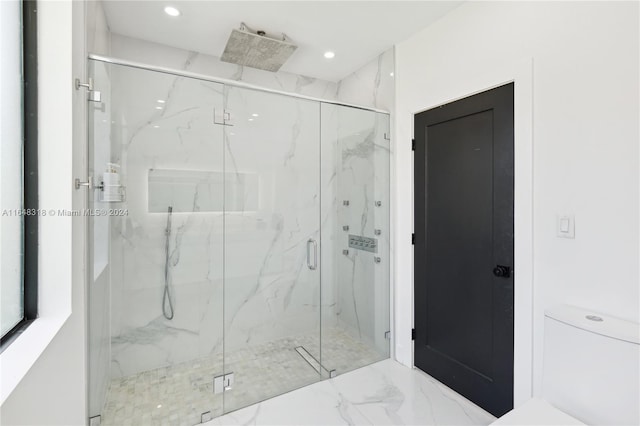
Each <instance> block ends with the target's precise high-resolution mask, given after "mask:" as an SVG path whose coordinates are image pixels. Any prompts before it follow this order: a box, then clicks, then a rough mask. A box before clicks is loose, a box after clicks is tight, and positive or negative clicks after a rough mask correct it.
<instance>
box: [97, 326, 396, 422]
mask: <svg viewBox="0 0 640 426" xmlns="http://www.w3.org/2000/svg"><path fill="white" fill-rule="evenodd" d="M298 346H303V347H304V348H305V349H306V350H307V351H308V352H309V353H311V354H312V355H314V356H316V358H317V353H318V346H319V341H318V337H317V335H316V336H301V337H296V338H286V339H280V340H277V341H273V342H269V343H266V344H262V345H258V346H254V347H251V348H247V349H243V350H239V351H236V352H233V353H231V354H227V357H226V360H225V361H226V366H225V371H226V372H227V373H229V372H233V373H234V379H235V383H234V384H233V386H232V390H230V391H228V392H225V393H224V394H214V393H213V377H214V376H217V375H220V374H221V373H222V368H223V365H222V354H218V355H214V356H211V357H207V358H200V359H196V360H193V361H190V362H185V363H181V364H176V365H172V366H168V367H163V368H157V369H154V370H149V371H145V372H142V373H138V374H136V375H133V376H128V377H123V378H119V379H114V380H112V381H111V384H110V387H109V391H108V393H107V397H106V402H105V406H104V410H103V413H102V418H101V424H102V425H106V426H129V425H131V426H144V425H171V426H173V425H176V426H183V425H184V426H192V425H195V424H198V423H200V422H201V419H202V418H201V416H202V413H206V412H210V413H211V416H212V417H217V416H220V415H222V414H223V395H224V404H225V408H226V411H227V412H229V411H232V410H236V409H239V408H242V407H245V406H247V405H250V404H253V403H255V402H259V401H262V400H264V399H266V398H271V397H273V396H276V395H279V394H282V393H285V392H288V391H290V390H292V389H296V388H300V387H303V386H306V385H309V384H311V383H314V382H317V381H318V380H320V376H319V374H318V373H317V371H316V370H315V369H314V368H313V367H312V366H311V365H310V364H309V363H308V362H307V361H306V360H305V359H304V358H303V357H302V356H300V354H299V353H298V352H296V350H295V348H296V347H298ZM384 358H387V355H386V354H385V355H381V354H380V353H378V352H377V351H376V350H375V349H373V348H372V347H370V346H369V345H367V344H365V343H363V342H361V341H359V340H356V339H354V338H352V337H351V336H350V335H348V334H347V333H345V332H344V331H342V330H340V329H330V330H323V346H322V363H323V365H324V367H325V368H327V369H329V370H331V369H335V370H336V371H337V372H338V374H342V373H344V372H347V371H350V370H353V369H354V368H358V367H362V366H365V365H369V364H371V363H374V362H376V361H379V360H381V359H384ZM274 378H277V380H274Z"/></svg>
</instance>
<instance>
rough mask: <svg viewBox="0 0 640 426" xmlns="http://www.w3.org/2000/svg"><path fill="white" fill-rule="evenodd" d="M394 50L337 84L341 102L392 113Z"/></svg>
mask: <svg viewBox="0 0 640 426" xmlns="http://www.w3.org/2000/svg"><path fill="white" fill-rule="evenodd" d="M394 68H395V60H394V48H391V49H388V50H386V51H385V52H383V53H381V54H380V55H378V56H377V57H376V58H375V59H373V60H372V61H371V62H369V63H368V64H365V65H364V66H363V67H361V68H360V69H358V70H357V71H355V72H354V73H352V74H350V75H348V76H346V77H345V78H343V79H342V80H340V81H339V82H338V94H337V98H338V100H339V101H341V102H346V103H351V104H355V105H363V106H368V107H373V108H379V109H383V110H386V111H393V108H394V105H395V98H394V96H395V80H394V78H395V76H394Z"/></svg>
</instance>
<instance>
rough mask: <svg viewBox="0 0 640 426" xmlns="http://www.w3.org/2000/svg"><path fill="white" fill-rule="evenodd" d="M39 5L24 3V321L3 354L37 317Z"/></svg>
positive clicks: (7, 338) (3, 342) (31, 0)
mask: <svg viewBox="0 0 640 426" xmlns="http://www.w3.org/2000/svg"><path fill="white" fill-rule="evenodd" d="M37 12H38V2H37V0H23V1H22V78H23V80H22V93H23V94H22V117H23V121H22V132H23V133H22V134H23V169H22V170H23V171H22V173H23V197H24V198H23V200H24V206H23V209H24V210H23V212H24V213H25V214H23V221H24V222H23V226H24V232H23V250H24V253H23V262H22V285H23V294H24V296H23V308H24V311H23V318H22V320H21V321H20V322H19V323H18V324H16V326H15V327H13V328H12V329H11V330H9V331H8V332H7V333H6V334H5V335H4V336H2V337H1V338H0V353H1V352H2V351H4V350H5V349H6V348H7V347H8V346H9V344H11V342H13V341H14V340H15V339H16V338H17V337H18V336H19V335H20V334H21V333H22V332H23V331H24V330H25V329H26V328H27V327H28V326H29V325H30V324H31V323H32V322H33V321H34V320H35V319H36V318H37V317H38V214H37V213H38V14H37Z"/></svg>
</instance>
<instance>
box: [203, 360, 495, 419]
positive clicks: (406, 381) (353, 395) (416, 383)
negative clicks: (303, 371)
mask: <svg viewBox="0 0 640 426" xmlns="http://www.w3.org/2000/svg"><path fill="white" fill-rule="evenodd" d="M494 420H495V417H493V416H492V415H491V414H489V413H487V412H486V411H484V410H482V409H481V408H479V407H478V406H476V405H474V404H473V403H471V402H470V401H468V400H467V399H465V398H464V397H462V396H460V395H458V394H457V393H455V392H454V391H452V390H451V389H449V388H447V387H446V386H444V385H442V384H441V383H439V382H438V381H436V380H435V379H433V378H431V377H430V376H428V375H427V374H425V373H423V372H421V371H420V370H417V369H410V368H407V367H404V366H402V365H400V364H398V363H397V362H395V361H393V360H391V359H387V360H384V361H380V362H377V363H375V364H372V365H369V366H366V367H363V368H360V369H358V370H355V371H352V372H350V373H346V374H344V375H341V376H338V377H336V378H334V379H331V380H327V381H323V382H319V383H315V384H312V385H310V386H307V387H305V388H302V389H299V390H296V391H292V392H289V393H287V394H284V395H281V396H279V397H276V398H272V399H269V400H266V401H264V402H261V403H259V404H255V405H252V406H249V407H246V408H244V409H241V410H238V411H235V412H232V413H229V414H227V415H224V416H222V417H219V418H217V419H214V420H213V421H212V422H209V423H205V424H206V425H208V426H222V425H327V426H329V425H487V424H489V423H491V422H492V421H494Z"/></svg>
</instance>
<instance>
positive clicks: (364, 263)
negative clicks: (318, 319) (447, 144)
mask: <svg viewBox="0 0 640 426" xmlns="http://www.w3.org/2000/svg"><path fill="white" fill-rule="evenodd" d="M322 112H323V114H322V116H323V124H322V126H323V130H325V129H329V130H332V133H331V138H332V139H333V141H332V142H333V143H334V144H336V147H337V149H336V154H337V157H338V158H336V160H335V161H336V164H337V167H336V181H337V189H336V193H337V199H338V203H337V215H336V225H337V227H336V230H335V235H336V239H335V246H336V248H337V250H336V252H335V253H336V257H337V258H336V260H335V265H336V273H335V284H334V286H335V288H334V293H335V299H336V306H335V312H336V317H337V321H338V323H339V325H340V326H341V327H343V328H344V329H347V330H349V331H350V332H351V333H352V335H353V336H354V337H356V338H358V339H363V340H366V341H367V342H370V343H371V344H375V345H376V347H378V348H379V349H380V350H387V351H388V350H389V349H388V348H389V342H388V340H386V339H385V332H386V331H388V330H390V328H389V297H390V296H389V279H390V276H389V275H390V271H389V266H390V262H391V258H390V254H389V247H388V245H389V235H390V229H389V211H390V209H389V203H390V199H389V156H390V152H391V148H390V144H389V140H387V139H386V138H385V134H386V135H387V137H388V135H389V117H388V116H387V115H385V114H379V113H371V112H368V111H363V110H358V109H354V108H348V107H343V106H338V105H326V104H325V105H323V106H322ZM325 133H329V132H328V131H325ZM323 137H324V136H323ZM323 142H324V140H323ZM345 226H346V227H348V230H344V228H343V227H345ZM376 230H378V232H379V234H377V233H376ZM350 234H353V235H360V236H364V237H369V238H375V239H377V240H378V243H379V244H378V251H377V253H371V252H367V251H362V250H357V249H355V248H350V247H349V246H348V238H349V235H350ZM343 250H348V253H347V254H344V253H343ZM376 258H378V259H379V262H376Z"/></svg>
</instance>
